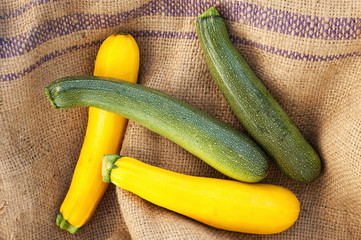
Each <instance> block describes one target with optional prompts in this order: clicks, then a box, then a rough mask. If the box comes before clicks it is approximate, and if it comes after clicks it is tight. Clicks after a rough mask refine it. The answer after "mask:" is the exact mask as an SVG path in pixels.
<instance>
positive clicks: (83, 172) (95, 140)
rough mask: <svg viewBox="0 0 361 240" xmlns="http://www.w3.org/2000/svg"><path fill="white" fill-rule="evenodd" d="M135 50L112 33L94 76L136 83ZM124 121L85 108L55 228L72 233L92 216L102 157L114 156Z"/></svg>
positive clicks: (100, 192)
mask: <svg viewBox="0 0 361 240" xmlns="http://www.w3.org/2000/svg"><path fill="white" fill-rule="evenodd" d="M138 70H139V49H138V45H137V43H136V41H135V40H134V38H133V37H132V36H131V35H129V34H113V35H111V36H109V37H108V38H107V39H106V40H105V41H104V42H103V43H102V45H101V47H100V49H99V52H98V55H97V58H96V61H95V69H94V75H95V76H102V77H112V78H117V79H123V80H126V81H129V82H133V83H136V82H137V77H138ZM126 124H127V119H125V118H123V117H121V116H119V115H116V114H114V113H111V112H107V111H104V110H101V109H98V108H93V107H90V108H89V118H88V126H87V130H86V135H85V139H84V143H83V146H82V149H81V153H80V156H79V160H78V163H77V165H76V168H75V172H74V175H73V179H72V182H71V185H70V188H69V191H68V193H67V195H66V197H65V200H64V202H63V204H62V205H61V208H60V213H59V215H58V218H57V221H56V222H57V225H58V226H60V227H61V228H62V229H66V230H68V231H69V232H71V233H75V232H76V231H77V230H78V229H79V228H80V227H81V226H83V225H84V224H85V223H86V222H87V221H88V220H89V219H90V217H91V216H92V215H93V213H94V211H95V209H96V207H97V205H98V203H99V201H100V199H101V198H102V196H103V194H104V192H105V190H106V188H107V186H108V184H107V183H104V182H103V181H102V176H101V168H102V156H103V155H104V154H114V153H118V152H119V149H120V145H121V141H122V139H123V134H124V131H125V128H126Z"/></svg>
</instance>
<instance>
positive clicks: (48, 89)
mask: <svg viewBox="0 0 361 240" xmlns="http://www.w3.org/2000/svg"><path fill="white" fill-rule="evenodd" d="M45 94H46V97H47V98H48V100H49V101H50V103H51V106H53V108H55V109H58V108H59V107H58V105H56V103H55V101H54V97H53V94H52V92H51V89H50V88H49V87H46V88H45Z"/></svg>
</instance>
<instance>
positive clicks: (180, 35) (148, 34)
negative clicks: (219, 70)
mask: <svg viewBox="0 0 361 240" xmlns="http://www.w3.org/2000/svg"><path fill="white" fill-rule="evenodd" d="M131 34H132V35H133V36H135V37H136V38H170V39H186V40H195V39H198V37H197V34H196V33H195V32H168V31H137V32H131ZM230 38H231V41H232V42H233V43H234V44H243V45H249V46H253V47H255V48H258V49H261V50H263V51H266V52H268V53H271V54H275V55H278V56H281V57H285V58H288V59H292V60H301V61H312V62H324V61H333V60H338V59H344V58H348V57H360V56H361V52H352V53H345V54H338V55H325V56H318V55H311V54H304V53H299V52H294V51H288V50H284V49H277V48H275V47H272V46H268V45H264V44H261V43H257V42H255V41H252V40H249V39H246V38H240V37H237V36H232V35H231V36H230ZM101 43H102V40H98V41H93V42H90V43H85V44H81V45H74V46H72V47H68V48H65V49H62V50H60V51H54V52H52V53H49V54H46V55H45V56H43V57H41V58H40V59H39V60H38V61H36V62H35V63H34V64H32V65H30V67H28V68H26V69H24V70H23V71H20V72H17V73H10V74H6V75H0V82H7V81H12V80H15V79H18V78H21V77H24V76H25V75H27V74H29V73H31V72H32V71H34V70H35V69H37V68H38V67H40V66H41V65H42V64H44V63H46V62H48V61H50V60H52V59H54V58H57V57H59V56H62V55H65V54H67V53H70V52H73V51H78V50H81V49H86V48H90V47H94V46H95V47H99V46H100V44H101Z"/></svg>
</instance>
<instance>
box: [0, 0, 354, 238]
mask: <svg viewBox="0 0 361 240" xmlns="http://www.w3.org/2000/svg"><path fill="white" fill-rule="evenodd" d="M212 5H216V6H217V8H218V10H219V11H220V13H221V15H222V16H223V17H224V18H225V19H226V24H227V27H228V30H229V33H230V35H231V38H232V41H233V42H234V43H235V45H236V47H237V48H238V49H239V51H240V52H241V54H242V55H243V56H244V57H245V58H246V60H247V61H248V62H249V64H250V66H251V67H252V68H253V69H254V71H255V73H256V74H257V75H258V76H259V77H260V79H261V81H262V82H263V83H264V84H265V85H266V87H267V88H268V89H269V90H270V92H271V93H272V95H273V96H274V97H275V98H276V99H277V100H278V102H279V103H280V104H281V106H282V107H283V108H284V109H285V111H286V112H287V113H288V114H289V116H290V117H291V118H292V120H293V121H294V122H295V124H296V125H297V127H298V128H299V129H300V131H301V132H302V133H303V134H304V136H305V138H306V139H307V140H308V141H309V142H310V143H311V144H312V145H313V146H314V147H315V149H316V150H317V151H318V152H319V154H320V156H321V158H322V161H323V172H322V175H321V177H320V178H319V179H318V180H317V181H315V182H313V183H311V184H298V183H295V182H292V181H291V180H289V179H287V178H286V177H285V176H284V175H282V174H281V173H280V172H279V170H278V169H276V168H275V166H274V165H272V166H271V173H270V175H269V176H268V177H267V178H266V179H265V180H264V181H263V182H265V183H272V184H277V185H281V186H284V187H286V188H289V189H290V190H292V191H293V192H294V193H295V194H296V195H297V197H298V198H299V200H300V202H301V213H300V217H299V219H298V221H297V222H296V223H295V224H294V225H293V226H292V227H291V228H290V229H289V230H287V231H285V232H283V233H280V234H276V235H270V236H257V235H251V234H242V233H234V232H227V231H222V230H217V229H215V228H212V227H208V226H206V225H204V224H201V223H198V222H196V221H194V220H192V219H189V218H186V217H184V216H181V215H179V214H176V213H173V212H171V211H168V210H165V209H162V208H160V207H158V206H155V205H153V204H151V203H149V202H147V201H145V200H142V199H141V198H139V197H137V196H135V195H134V194H132V193H129V192H127V191H125V190H122V189H120V188H116V187H114V186H110V187H109V188H108V190H107V192H106V194H105V196H104V198H103V199H102V201H101V203H100V205H99V206H98V209H97V210H96V212H95V214H94V216H93V217H92V219H91V220H90V222H89V223H87V224H86V225H84V226H83V227H82V228H81V229H80V230H79V232H78V233H77V234H76V235H75V236H73V235H71V234H69V233H68V232H66V231H63V230H60V229H59V228H58V227H57V226H56V225H55V218H56V215H57V213H58V211H59V207H60V205H61V203H62V201H63V199H64V197H65V194H66V192H67V190H68V187H69V184H70V181H71V177H72V174H73V170H74V167H75V164H76V161H77V158H78V155H79V152H80V149H81V145H82V142H83V138H84V133H85V128H86V122H87V108H74V109H69V110H54V109H53V108H52V107H51V105H50V103H49V102H48V100H47V99H46V97H45V94H44V90H43V89H44V87H45V86H46V85H48V84H49V83H50V82H52V81H54V80H55V79H57V78H60V77H63V76H68V75H91V74H92V72H93V65H94V59H95V56H96V53H97V51H98V48H99V46H100V44H101V42H102V41H103V40H104V39H105V38H106V37H107V36H108V35H110V34H112V33H115V32H129V33H131V34H133V36H134V37H135V39H136V41H137V42H138V44H139V48H140V53H141V66H140V74H139V83H140V84H143V85H145V86H149V87H152V88H155V89H158V90H161V91H164V92H166V93H168V94H171V95H173V96H175V97H177V98H179V99H182V100H184V101H186V102H188V103H189V104H191V105H193V106H196V107H198V108H200V109H201V110H203V111H205V112H207V113H209V114H211V115H213V116H215V117H216V118H219V119H221V120H222V121H225V122H226V123H228V124H230V125H232V126H234V127H236V128H239V129H240V130H243V128H242V126H241V125H240V123H239V122H238V120H237V119H236V117H235V116H234V114H233V113H232V111H231V109H230V108H229V106H228V104H227V103H226V101H225V99H224V98H223V96H222V94H221V93H220V92H219V90H218V88H217V87H216V85H215V83H214V82H213V80H212V78H211V76H210V73H209V71H208V68H207V65H206V62H205V59H204V56H203V53H202V50H201V48H200V45H199V41H198V39H197V36H196V33H195V19H196V17H197V16H198V15H199V14H200V13H202V12H204V11H205V10H206V9H208V8H209V7H210V6H212ZM0 6H1V12H0V28H1V31H0V46H1V48H0V57H1V59H0V63H1V64H0V66H1V68H0V71H1V72H0V91H1V93H0V111H1V112H0V113H1V115H0V123H1V124H0V130H1V131H0V134H1V135H0V158H1V167H0V218H1V220H0V239H147V240H148V239H361V220H360V218H361V200H360V199H361V161H360V160H361V130H360V129H361V77H360V76H361V68H360V66H361V65H360V64H361V50H360V46H361V45H360V44H361V41H360V39H361V2H360V1H359V0H347V1H343V0H342V1H341V0H336V1H335V0H325V1H316V0H309V1H306V0H301V1H299V0H287V1H283V0H275V1H272V2H271V1H266V0H245V1H202V0H194V1H190V0H184V1H178V2H175V1H164V0H161V1H145V0H138V1H127V0H125V1H120V0H119V1H116V0H112V1H104V0H100V1H98V0H97V1H95V0H80V1H78V0H69V1H55V0H54V1H49V0H41V1H40V0H31V1H30V0H8V1H2V2H1V3H0ZM121 154H122V155H128V156H131V157H134V158H137V159H139V160H141V161H144V162H146V163H149V164H152V165H155V166H159V167H162V168H165V169H169V170H173V171H176V172H182V173H186V174H190V175H196V176H207V177H217V178H224V176H223V175H222V174H220V173H218V172H217V171H215V170H214V169H212V168H211V167H209V166H208V165H206V164H205V163H204V162H202V161H201V160H199V159H198V158H196V157H194V156H192V155H191V154H189V153H188V152H186V151H185V150H183V149H182V148H180V147H179V146H177V145H175V144H174V143H172V142H170V141H169V140H167V139H165V138H163V137H161V136H159V135H157V134H155V133H152V132H150V131H149V130H147V129H145V128H144V127H142V126H140V125H138V124H136V123H134V122H130V123H129V125H128V128H127V131H126V136H125V138H124V142H123V146H122V150H121Z"/></svg>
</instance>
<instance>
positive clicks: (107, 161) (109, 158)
mask: <svg viewBox="0 0 361 240" xmlns="http://www.w3.org/2000/svg"><path fill="white" fill-rule="evenodd" d="M121 157H122V156H120V155H118V154H108V155H104V156H103V164H102V176H103V182H110V173H111V171H112V169H113V168H117V166H115V165H114V163H115V162H116V161H117V160H118V159H119V158H121Z"/></svg>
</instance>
